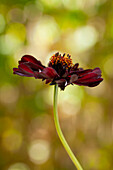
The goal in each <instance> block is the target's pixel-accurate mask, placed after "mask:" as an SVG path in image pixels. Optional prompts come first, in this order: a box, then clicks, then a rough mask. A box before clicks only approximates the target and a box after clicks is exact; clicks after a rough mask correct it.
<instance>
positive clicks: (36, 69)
mask: <svg viewBox="0 0 113 170" xmlns="http://www.w3.org/2000/svg"><path fill="white" fill-rule="evenodd" d="M13 71H14V72H13V73H14V74H17V75H20V76H26V77H35V78H36V79H42V80H46V84H48V83H50V85H55V84H58V87H60V88H61V90H64V89H65V87H66V86H68V85H70V84H72V85H73V84H76V85H83V86H89V87H94V86H97V85H98V84H99V83H100V82H101V81H102V80H103V78H101V70H100V68H98V67H96V68H94V69H87V70H84V69H83V68H79V64H78V63H75V64H73V62H72V59H71V56H70V55H69V54H67V55H66V54H65V53H64V54H63V55H61V54H59V52H57V53H55V54H54V55H53V56H52V57H51V58H50V61H49V63H48V67H45V66H44V65H42V63H41V62H40V61H39V60H37V59H36V58H34V57H33V56H31V55H24V56H23V57H22V58H21V60H20V61H19V65H18V68H14V69H13Z"/></svg>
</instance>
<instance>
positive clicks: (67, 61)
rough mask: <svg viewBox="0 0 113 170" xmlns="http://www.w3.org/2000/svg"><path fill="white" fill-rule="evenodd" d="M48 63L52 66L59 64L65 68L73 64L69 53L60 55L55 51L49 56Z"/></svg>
mask: <svg viewBox="0 0 113 170" xmlns="http://www.w3.org/2000/svg"><path fill="white" fill-rule="evenodd" d="M50 63H51V64H52V65H53V66H56V65H59V64H61V65H62V66H63V67H64V68H65V69H68V68H70V67H72V66H73V62H72V59H71V55H69V54H67V55H66V54H65V53H64V54H63V55H61V54H59V52H58V53H55V54H54V55H53V56H52V57H51V58H50Z"/></svg>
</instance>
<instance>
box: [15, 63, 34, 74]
mask: <svg viewBox="0 0 113 170" xmlns="http://www.w3.org/2000/svg"><path fill="white" fill-rule="evenodd" d="M18 68H19V69H20V70H22V71H23V72H25V73H27V74H31V75H34V72H33V71H32V70H31V68H29V67H28V66H27V65H25V64H20V65H19V66H18Z"/></svg>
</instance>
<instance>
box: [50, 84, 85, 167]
mask: <svg viewBox="0 0 113 170" xmlns="http://www.w3.org/2000/svg"><path fill="white" fill-rule="evenodd" d="M57 96H58V85H55V87H54V103H53V112H54V121H55V126H56V131H57V133H58V136H59V138H60V140H61V142H62V144H63V146H64V148H65V150H66V151H67V153H68V155H69V157H70V158H71V160H72V162H73V163H74V165H75V167H76V168H77V169H78V170H83V168H82V167H81V165H80V163H79V162H78V160H77V159H76V157H75V156H74V154H73V152H72V151H71V149H70V147H69V145H68V143H67V142H66V140H65V138H64V136H63V133H62V131H61V128H60V124H59V119H58V112H57Z"/></svg>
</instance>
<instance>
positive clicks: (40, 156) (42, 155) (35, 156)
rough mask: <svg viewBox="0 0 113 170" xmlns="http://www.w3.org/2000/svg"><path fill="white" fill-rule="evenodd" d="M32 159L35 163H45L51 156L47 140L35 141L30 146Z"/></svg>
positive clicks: (29, 151)
mask: <svg viewBox="0 0 113 170" xmlns="http://www.w3.org/2000/svg"><path fill="white" fill-rule="evenodd" d="M28 154H29V157H30V160H31V161H32V162H33V163H35V164H43V163H45V162H46V161H47V160H48V159H49V156H50V146H49V143H48V141H46V140H36V141H33V142H32V143H31V145H30V147H29V150H28Z"/></svg>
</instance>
